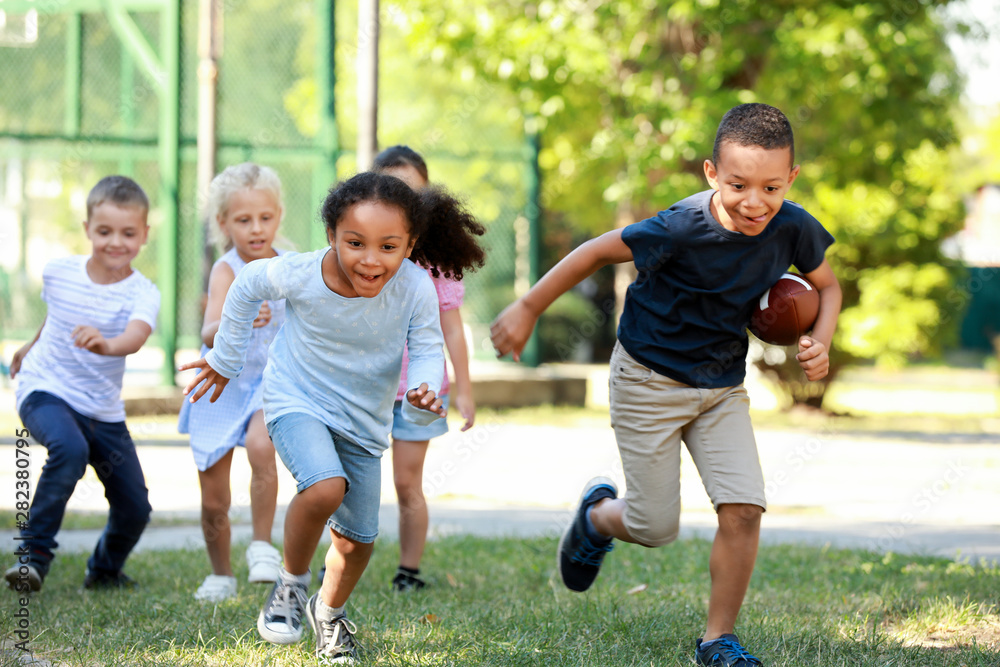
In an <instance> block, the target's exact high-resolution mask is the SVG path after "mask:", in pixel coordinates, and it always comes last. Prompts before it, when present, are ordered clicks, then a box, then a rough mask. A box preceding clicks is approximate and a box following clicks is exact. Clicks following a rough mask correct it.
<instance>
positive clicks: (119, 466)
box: [20, 391, 152, 577]
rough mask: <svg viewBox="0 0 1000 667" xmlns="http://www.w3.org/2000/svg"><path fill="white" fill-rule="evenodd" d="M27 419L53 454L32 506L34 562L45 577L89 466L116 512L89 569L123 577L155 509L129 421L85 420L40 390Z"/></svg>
mask: <svg viewBox="0 0 1000 667" xmlns="http://www.w3.org/2000/svg"><path fill="white" fill-rule="evenodd" d="M20 416H21V421H22V422H23V423H24V425H25V427H27V429H28V430H29V431H30V432H31V436H32V437H33V438H34V439H35V440H37V441H38V442H39V443H40V444H41V445H42V446H43V447H45V448H46V449H47V450H48V457H47V458H46V459H45V466H44V467H43V468H42V474H41V475H39V477H38V484H37V485H36V487H35V495H34V498H33V500H32V502H31V509H30V516H29V517H28V528H27V530H25V531H23V532H22V540H23V545H22V546H25V547H27V549H28V554H29V555H28V560H29V562H31V564H32V565H34V566H35V567H36V568H37V569H38V570H39V573H40V574H41V575H42V576H43V577H44V576H45V575H46V574H47V573H48V571H49V565H50V563H51V561H52V558H53V551H54V550H55V549H56V547H57V546H59V545H58V544H57V543H56V540H55V536H56V533H58V532H59V527H60V526H61V525H62V520H63V516H64V514H65V513H66V503H67V502H68V501H69V498H70V496H72V495H73V490H74V489H75V488H76V483H77V482H78V481H80V478H81V477H83V473H84V472H85V471H86V470H87V464H88V463H89V464H90V465H92V466H93V467H94V470H95V471H96V472H97V477H98V479H100V480H101V483H102V484H103V485H104V497H105V498H107V499H108V504H109V505H110V511H109V512H108V523H107V525H106V526H105V527H104V532H103V533H102V534H101V538H100V540H98V542H97V546H96V547H95V548H94V553H93V554H92V555H91V556H90V559H89V560H88V561H87V567H88V568H89V569H90V570H91V571H93V572H96V573H101V572H104V573H107V574H111V575H114V574H117V573H118V572H119V571H120V570H121V569H122V566H123V565H124V564H125V559H126V558H128V555H129V554H130V553H131V552H132V549H133V548H134V547H135V545H136V542H138V541H139V536H141V535H142V531H143V530H144V529H145V528H146V524H147V523H148V522H149V515H150V512H152V507H150V505H149V492H148V491H147V490H146V480H145V478H144V477H143V474H142V467H141V466H140V465H139V457H138V456H137V455H136V452H135V445H134V444H133V443H132V436H131V435H129V432H128V428H126V426H125V422H118V423H112V422H102V421H98V420H96V419H91V418H90V417H85V416H83V415H81V414H80V413H79V412H77V411H76V410H74V409H73V408H71V407H70V406H69V405H68V404H67V403H66V402H65V401H64V400H62V399H61V398H59V397H57V396H53V395H52V394H49V393H46V392H44V391H35V392H32V393H31V394H29V395H28V397H27V398H26V399H24V402H23V403H22V404H21V410H20Z"/></svg>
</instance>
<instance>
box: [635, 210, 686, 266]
mask: <svg viewBox="0 0 1000 667" xmlns="http://www.w3.org/2000/svg"><path fill="white" fill-rule="evenodd" d="M669 213H670V211H661V212H660V213H659V214H658V215H656V216H654V217H652V218H647V219H645V220H642V221H640V222H635V223H632V224H631V225H628V226H627V227H625V228H624V229H623V230H622V241H623V242H624V243H625V245H627V246H628V247H629V250H631V251H632V258H633V261H634V262H635V268H636V269H637V270H638V271H639V273H640V274H642V273H644V272H655V271H656V270H657V269H659V268H661V267H662V266H663V265H664V264H665V263H666V262H667V260H668V259H670V256H671V255H672V254H673V252H674V246H675V243H674V240H673V238H672V235H671V234H670V228H669V225H668V222H669V219H668V218H666V217H665V216H666V215H669Z"/></svg>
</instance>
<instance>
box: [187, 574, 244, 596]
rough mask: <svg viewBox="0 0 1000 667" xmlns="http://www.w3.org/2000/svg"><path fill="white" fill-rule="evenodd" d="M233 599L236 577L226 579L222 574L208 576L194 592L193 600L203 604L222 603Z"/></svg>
mask: <svg viewBox="0 0 1000 667" xmlns="http://www.w3.org/2000/svg"><path fill="white" fill-rule="evenodd" d="M234 597H236V577H227V576H226V575H224V574H210V575H208V576H207V577H205V581H203V582H201V586H199V587H198V590H196V591H195V592H194V599H195V600H204V601H205V602H222V601H223V600H228V599H229V598H234Z"/></svg>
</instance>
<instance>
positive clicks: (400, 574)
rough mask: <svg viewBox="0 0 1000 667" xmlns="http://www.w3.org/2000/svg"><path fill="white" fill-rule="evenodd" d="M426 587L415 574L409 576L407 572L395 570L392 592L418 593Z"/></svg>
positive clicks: (425, 583) (424, 582)
mask: <svg viewBox="0 0 1000 667" xmlns="http://www.w3.org/2000/svg"><path fill="white" fill-rule="evenodd" d="M426 587H427V582H426V581H424V580H423V579H421V578H420V577H418V576H417V575H415V574H410V573H409V572H404V571H403V570H396V576H395V577H393V578H392V590H394V591H396V592H397V593H409V592H410V591H419V590H420V589H421V588H426Z"/></svg>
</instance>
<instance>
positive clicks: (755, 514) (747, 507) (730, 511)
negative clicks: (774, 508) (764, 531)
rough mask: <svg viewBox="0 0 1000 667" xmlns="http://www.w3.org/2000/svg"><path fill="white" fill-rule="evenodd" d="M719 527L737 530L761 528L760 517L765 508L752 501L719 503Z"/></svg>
mask: <svg viewBox="0 0 1000 667" xmlns="http://www.w3.org/2000/svg"><path fill="white" fill-rule="evenodd" d="M718 512H719V527H720V528H728V529H730V530H735V531H754V530H760V518H761V516H762V515H763V514H764V508H763V507H761V506H759V505H754V504H752V503H729V504H724V505H719V510H718Z"/></svg>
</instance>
